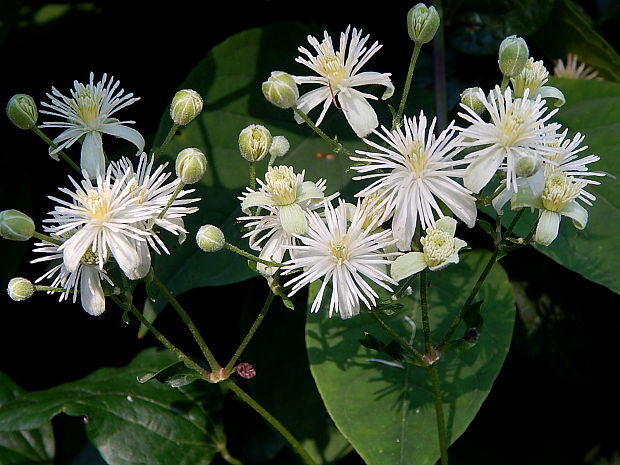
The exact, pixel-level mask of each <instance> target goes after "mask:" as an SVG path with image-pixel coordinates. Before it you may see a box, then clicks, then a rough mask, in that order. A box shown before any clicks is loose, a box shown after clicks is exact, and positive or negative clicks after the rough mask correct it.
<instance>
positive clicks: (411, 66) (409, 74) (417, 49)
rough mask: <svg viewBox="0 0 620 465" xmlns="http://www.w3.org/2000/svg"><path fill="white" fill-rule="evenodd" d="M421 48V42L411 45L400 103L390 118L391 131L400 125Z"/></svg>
mask: <svg viewBox="0 0 620 465" xmlns="http://www.w3.org/2000/svg"><path fill="white" fill-rule="evenodd" d="M421 49H422V44H420V43H418V42H416V43H415V45H414V46H413V52H412V53H411V60H409V70H408V71H407V79H406V80H405V88H404V89H403V95H402V96H401V98H400V104H399V105H398V112H397V113H396V116H395V117H394V119H393V120H392V131H394V130H395V129H396V128H398V127H400V126H401V124H402V118H403V113H404V111H405V103H406V102H407V96H408V95H409V89H410V88H411V81H412V79H413V70H414V69H415V65H416V62H417V61H418V56H419V55H420V50H421Z"/></svg>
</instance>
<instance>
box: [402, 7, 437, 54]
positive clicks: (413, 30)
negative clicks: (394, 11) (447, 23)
mask: <svg viewBox="0 0 620 465" xmlns="http://www.w3.org/2000/svg"><path fill="white" fill-rule="evenodd" d="M439 21H440V19H439V13H437V10H436V9H435V7H434V6H431V7H427V6H426V5H424V4H423V3H418V4H417V5H416V6H414V7H413V8H411V9H410V10H409V12H408V13H407V30H408V31H409V37H411V40H413V41H414V42H416V43H418V44H425V43H427V42H430V41H431V40H433V37H435V33H436V32H437V29H438V28H439Z"/></svg>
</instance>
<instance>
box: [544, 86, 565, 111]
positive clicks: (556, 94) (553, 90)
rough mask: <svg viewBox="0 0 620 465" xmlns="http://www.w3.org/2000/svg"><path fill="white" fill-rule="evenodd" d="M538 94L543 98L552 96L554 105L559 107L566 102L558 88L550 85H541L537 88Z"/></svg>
mask: <svg viewBox="0 0 620 465" xmlns="http://www.w3.org/2000/svg"><path fill="white" fill-rule="evenodd" d="M538 95H540V96H541V97H542V98H544V99H548V98H553V99H555V100H556V102H555V104H554V105H555V106H556V107H561V106H562V105H564V104H565V103H566V98H565V97H564V94H563V93H562V91H561V90H560V89H558V88H557V87H552V86H542V87H541V88H540V89H538Z"/></svg>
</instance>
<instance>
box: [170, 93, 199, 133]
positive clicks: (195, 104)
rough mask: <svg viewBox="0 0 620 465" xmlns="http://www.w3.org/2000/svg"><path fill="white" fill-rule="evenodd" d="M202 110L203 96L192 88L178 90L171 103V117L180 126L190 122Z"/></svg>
mask: <svg viewBox="0 0 620 465" xmlns="http://www.w3.org/2000/svg"><path fill="white" fill-rule="evenodd" d="M201 111H202V97H201V96H200V94H199V93H198V92H196V91H195V90H192V89H183V90H180V91H178V92H177V93H176V94H175V96H174V98H173V99H172V104H171V105H170V117H171V118H172V121H174V122H175V123H176V124H178V125H179V126H185V125H186V124H189V123H190V122H191V121H192V120H193V119H194V118H196V116H198V115H199V114H200V112H201Z"/></svg>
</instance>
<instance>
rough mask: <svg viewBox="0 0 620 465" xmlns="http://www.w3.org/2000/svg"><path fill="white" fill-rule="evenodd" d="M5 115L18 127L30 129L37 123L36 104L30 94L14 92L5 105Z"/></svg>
mask: <svg viewBox="0 0 620 465" xmlns="http://www.w3.org/2000/svg"><path fill="white" fill-rule="evenodd" d="M6 115H7V116H8V117H9V119H10V120H11V123H13V124H14V125H15V126H17V127H18V128H20V129H32V128H33V127H35V126H36V125H37V119H38V118H39V112H38V111H37V104H36V103H35V101H34V99H33V98H32V97H31V96H30V95H26V94H16V95H14V96H13V97H11V100H9V103H7V105H6Z"/></svg>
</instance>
